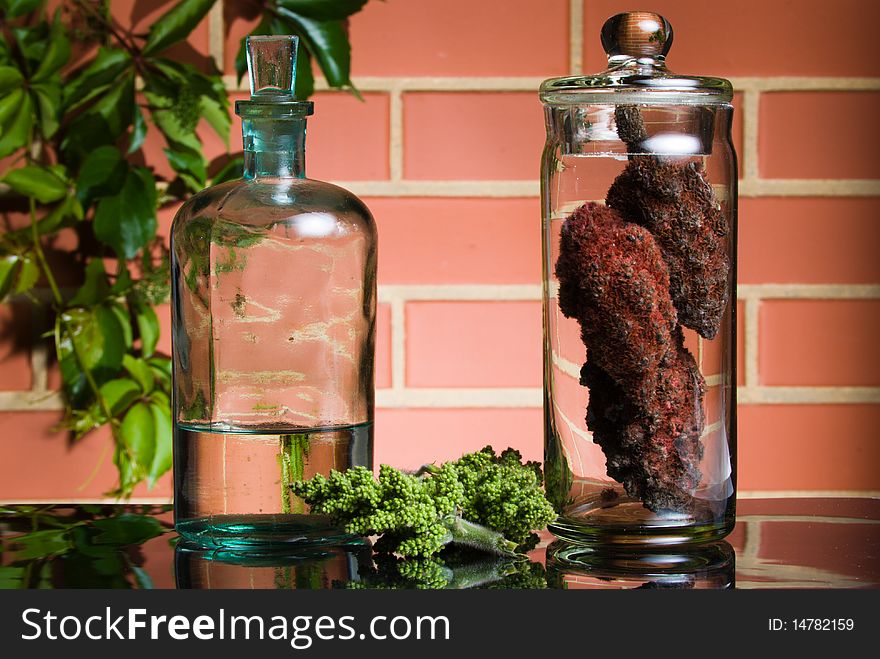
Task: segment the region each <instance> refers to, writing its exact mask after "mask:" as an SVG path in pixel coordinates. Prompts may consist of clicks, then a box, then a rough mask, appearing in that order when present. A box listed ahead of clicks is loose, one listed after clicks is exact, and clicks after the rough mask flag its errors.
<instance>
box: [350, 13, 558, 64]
mask: <svg viewBox="0 0 880 659" xmlns="http://www.w3.org/2000/svg"><path fill="white" fill-rule="evenodd" d="M568 5H569V2H568V0H541V2H535V1H534V0H482V1H481V2H471V1H469V0H418V2H412V0H387V1H386V2H370V3H368V4H367V6H366V7H364V9H363V11H361V12H360V13H358V14H355V15H354V16H352V18H351V28H350V33H351V45H352V71H353V74H354V75H356V76H400V75H410V76H490V75H491V76H514V75H515V76H548V77H549V76H556V75H565V74H566V73H567V72H568Z"/></svg>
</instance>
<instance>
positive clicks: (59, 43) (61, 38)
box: [32, 15, 70, 82]
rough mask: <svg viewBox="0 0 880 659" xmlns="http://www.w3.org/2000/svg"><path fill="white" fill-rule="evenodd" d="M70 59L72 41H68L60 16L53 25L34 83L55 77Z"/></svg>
mask: <svg viewBox="0 0 880 659" xmlns="http://www.w3.org/2000/svg"><path fill="white" fill-rule="evenodd" d="M69 59H70V41H68V40H67V35H66V34H65V27H64V25H63V24H62V23H61V17H60V15H56V20H55V22H54V23H53V24H52V32H51V34H50V37H49V44H48V46H47V47H46V50H45V52H44V53H43V58H42V60H41V61H40V66H39V67H38V68H37V72H36V73H35V74H34V75H33V78H32V80H33V82H44V81H46V80H48V79H49V78H50V77H52V76H53V75H55V74H56V73H57V72H58V70H59V69H61V67H62V66H64V65H65V64H67V61H68V60H69Z"/></svg>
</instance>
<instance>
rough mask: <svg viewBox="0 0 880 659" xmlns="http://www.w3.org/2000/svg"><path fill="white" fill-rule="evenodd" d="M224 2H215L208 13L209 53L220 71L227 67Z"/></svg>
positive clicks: (222, 0)
mask: <svg viewBox="0 0 880 659" xmlns="http://www.w3.org/2000/svg"><path fill="white" fill-rule="evenodd" d="M223 4H224V0H219V2H215V3H214V6H213V7H211V10H210V11H209V12H208V53H209V54H210V56H211V59H213V60H214V64H215V65H216V66H217V70H218V71H223V68H224V65H225V61H224V60H225V47H226V35H225V29H224V28H225V26H224V25H223Z"/></svg>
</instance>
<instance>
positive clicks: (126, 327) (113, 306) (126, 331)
mask: <svg viewBox="0 0 880 659" xmlns="http://www.w3.org/2000/svg"><path fill="white" fill-rule="evenodd" d="M107 306H108V307H109V308H110V311H112V312H113V315H114V316H116V320H118V321H119V326H120V327H121V328H122V341H123V344H124V345H125V349H126V350H131V344H132V340H133V337H132V332H131V317H130V316H129V315H128V310H127V309H126V308H125V307H124V306H122V305H121V304H119V303H118V302H111V303H110V304H108V305H107Z"/></svg>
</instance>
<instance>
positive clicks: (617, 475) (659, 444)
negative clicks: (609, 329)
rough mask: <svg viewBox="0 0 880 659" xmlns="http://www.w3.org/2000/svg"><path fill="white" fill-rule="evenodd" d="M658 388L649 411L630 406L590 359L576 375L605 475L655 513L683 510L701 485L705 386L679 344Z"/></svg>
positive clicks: (665, 367)
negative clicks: (587, 394) (585, 389)
mask: <svg viewBox="0 0 880 659" xmlns="http://www.w3.org/2000/svg"><path fill="white" fill-rule="evenodd" d="M660 372H661V375H662V378H661V381H660V387H659V389H658V390H657V395H656V397H655V400H654V402H653V403H652V405H651V406H650V407H648V408H642V407H640V406H639V405H634V404H633V403H632V402H631V401H630V400H629V399H628V397H627V395H626V393H625V391H624V390H623V389H621V388H620V387H619V386H618V385H617V384H616V383H615V382H614V380H613V379H612V378H611V377H610V376H609V375H608V374H607V373H606V372H605V371H603V370H602V369H601V368H600V367H599V366H597V365H595V364H594V363H593V361H592V351H591V353H590V358H588V359H587V362H586V363H585V364H584V366H583V368H582V369H581V384H583V385H585V386H587V387H589V389H590V401H589V406H588V408H587V417H586V420H587V428H589V430H591V431H592V433H593V441H595V442H596V443H597V444H598V445H599V446H601V447H602V452H603V453H604V454H605V458H606V465H607V470H608V475H609V476H610V477H611V478H613V479H614V480H616V481H618V482H620V483H622V484H623V486H624V488H625V489H626V491H627V493H628V494H629V495H630V496H632V497H633V498H636V499H639V500H641V501H642V503H643V504H644V505H645V507H646V508H648V509H649V510H652V511H654V512H658V511H661V510H685V509H687V508H688V507H689V506H690V504H691V502H692V494H693V492H694V490H695V489H696V487H697V485H698V484H699V482H700V476H701V474H700V468H699V465H700V460H701V459H702V457H703V445H702V443H701V442H700V436H701V435H702V432H703V396H704V392H705V384H704V381H703V377H702V375H700V372H699V369H698V368H697V365H696V363H695V362H694V359H693V357H692V356H691V354H690V352H688V351H687V349H685V348H684V346H683V345H681V344H679V347H678V350H677V351H676V353H675V354H674V355H670V356H669V357H668V358H667V360H665V361H664V363H663V364H662V365H661V367H660Z"/></svg>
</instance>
